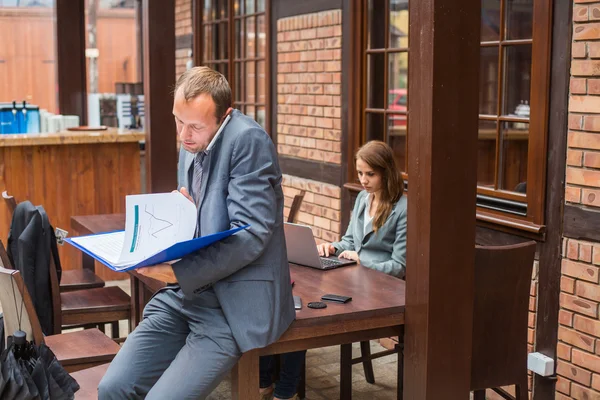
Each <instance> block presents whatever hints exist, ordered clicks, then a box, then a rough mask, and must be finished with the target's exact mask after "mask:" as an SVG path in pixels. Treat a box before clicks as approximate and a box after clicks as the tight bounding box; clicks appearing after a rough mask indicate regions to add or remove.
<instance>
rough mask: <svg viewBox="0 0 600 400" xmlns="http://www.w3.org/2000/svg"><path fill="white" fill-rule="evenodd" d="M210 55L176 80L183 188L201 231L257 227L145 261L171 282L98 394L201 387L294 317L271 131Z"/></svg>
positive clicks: (154, 394) (178, 394)
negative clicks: (208, 61) (163, 259)
mask: <svg viewBox="0 0 600 400" xmlns="http://www.w3.org/2000/svg"><path fill="white" fill-rule="evenodd" d="M230 105H231V89H230V87H229V84H228V83H227V81H226V79H225V78H224V77H223V76H222V75H221V74H219V73H218V72H216V71H213V70H211V69H209V68H207V67H196V68H193V69H191V70H188V71H186V72H185V73H184V74H183V75H182V76H181V77H180V78H179V79H178V81H177V84H176V88H175V100H174V105H173V115H174V116H175V121H176V123H177V131H178V138H179V141H180V143H181V150H180V157H179V172H178V179H179V190H180V191H181V193H183V194H184V195H186V196H187V197H188V198H190V200H192V201H194V202H195V203H196V205H197V208H198V223H197V232H198V235H202V236H204V235H208V234H211V233H216V232H219V231H224V230H227V229H230V228H234V227H237V226H242V225H246V224H248V225H250V228H249V229H247V230H243V231H241V232H239V233H237V234H236V235H234V236H231V237H229V238H227V239H225V240H223V241H221V242H218V243H217V244H215V245H212V246H210V247H208V248H205V249H202V250H200V251H198V252H196V253H194V254H191V255H189V256H186V257H184V258H183V259H181V260H180V261H177V262H175V263H173V264H172V265H171V264H160V265H155V266H152V267H148V268H145V269H141V270H140V272H141V273H143V274H144V275H147V276H150V277H153V278H157V279H160V280H163V281H165V282H168V283H172V284H173V285H169V286H168V287H167V288H166V289H165V290H163V291H161V292H159V293H158V294H157V295H155V296H154V297H153V298H152V300H151V301H150V302H149V303H148V305H147V306H146V308H145V310H144V320H143V321H142V322H141V323H140V325H139V326H138V327H137V328H136V329H135V331H134V332H133V333H132V334H131V335H129V337H128V338H127V341H126V342H125V344H124V345H123V348H122V349H121V351H120V352H119V353H118V354H117V357H116V358H115V359H114V361H113V362H112V363H111V365H110V367H109V369H108V371H107V373H106V375H105V376H104V378H103V380H102V382H101V383H100V387H99V388H98V391H99V398H100V399H141V398H144V397H145V398H148V399H160V400H163V399H203V398H205V397H206V396H208V394H209V393H210V392H211V391H212V390H213V389H214V388H215V387H216V386H217V384H218V383H219V382H220V381H221V379H222V378H223V376H224V375H225V374H227V372H228V371H229V370H230V369H231V368H232V367H233V366H234V365H235V363H236V362H237V360H238V359H239V357H240V356H241V354H242V353H243V352H246V351H248V350H251V349H254V348H258V347H264V346H267V345H268V344H270V343H272V342H274V341H276V340H277V339H278V338H279V337H280V336H281V334H282V333H283V332H285V330H286V329H287V328H288V326H289V325H290V323H291V322H292V321H293V319H294V317H295V313H294V306H293V300H292V288H291V284H290V273H289V267H288V261H287V254H286V250H285V239H284V234H283V192H282V189H281V171H280V169H279V165H278V162H277V155H276V152H275V148H274V146H273V142H272V141H271V139H270V138H269V136H268V135H267V134H266V133H265V131H264V129H263V128H262V127H261V126H260V125H259V124H257V123H256V122H255V121H254V120H252V119H251V118H249V117H247V116H245V115H244V114H242V113H241V112H239V111H237V110H233V109H232V108H231V107H230Z"/></svg>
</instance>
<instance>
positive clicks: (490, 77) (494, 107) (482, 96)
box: [479, 46, 498, 115]
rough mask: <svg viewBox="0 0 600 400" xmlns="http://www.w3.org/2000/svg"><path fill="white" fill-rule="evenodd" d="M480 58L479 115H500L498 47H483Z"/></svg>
mask: <svg viewBox="0 0 600 400" xmlns="http://www.w3.org/2000/svg"><path fill="white" fill-rule="evenodd" d="M480 54H481V56H480V58H479V113H480V114H488V115H498V47H496V46H493V47H482V48H481V53H480Z"/></svg>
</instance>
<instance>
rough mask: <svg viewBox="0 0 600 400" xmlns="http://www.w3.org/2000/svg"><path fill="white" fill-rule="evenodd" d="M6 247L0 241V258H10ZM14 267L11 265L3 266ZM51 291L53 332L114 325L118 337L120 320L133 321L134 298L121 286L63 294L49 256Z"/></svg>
mask: <svg viewBox="0 0 600 400" xmlns="http://www.w3.org/2000/svg"><path fill="white" fill-rule="evenodd" d="M5 254H6V249H5V248H4V245H3V244H2V242H1V241H0V259H1V260H4V259H5V258H8V257H7V256H6V255H5ZM4 266H5V267H8V268H9V269H13V266H12V265H11V264H9V265H4ZM50 293H51V296H52V308H53V313H54V332H53V333H54V334H59V333H61V332H62V328H72V327H78V326H86V327H89V326H96V325H98V326H100V330H102V331H103V330H104V324H107V323H110V324H111V325H112V336H113V338H115V339H116V338H118V337H119V320H130V318H131V298H130V297H129V295H128V294H127V293H125V292H124V291H123V290H122V289H121V288H119V287H116V286H106V287H101V288H94V289H86V290H76V291H70V292H64V293H60V289H59V287H58V276H57V274H56V265H55V264H54V259H53V258H52V257H50Z"/></svg>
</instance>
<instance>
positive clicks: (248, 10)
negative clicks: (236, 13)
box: [244, 0, 256, 14]
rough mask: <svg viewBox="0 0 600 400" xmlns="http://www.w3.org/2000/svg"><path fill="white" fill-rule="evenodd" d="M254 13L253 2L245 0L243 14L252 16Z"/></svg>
mask: <svg viewBox="0 0 600 400" xmlns="http://www.w3.org/2000/svg"><path fill="white" fill-rule="evenodd" d="M255 12H256V11H255V9H254V0H246V10H245V12H244V14H254V13H255Z"/></svg>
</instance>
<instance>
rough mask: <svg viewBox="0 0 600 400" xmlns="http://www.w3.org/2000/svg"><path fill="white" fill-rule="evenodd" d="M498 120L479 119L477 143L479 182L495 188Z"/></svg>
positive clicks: (481, 184)
mask: <svg viewBox="0 0 600 400" xmlns="http://www.w3.org/2000/svg"><path fill="white" fill-rule="evenodd" d="M497 126H498V123H497V122H496V121H483V120H480V121H479V134H478V138H479V141H478V144H477V184H478V185H479V186H486V187H490V188H494V174H495V170H496V127H497Z"/></svg>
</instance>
